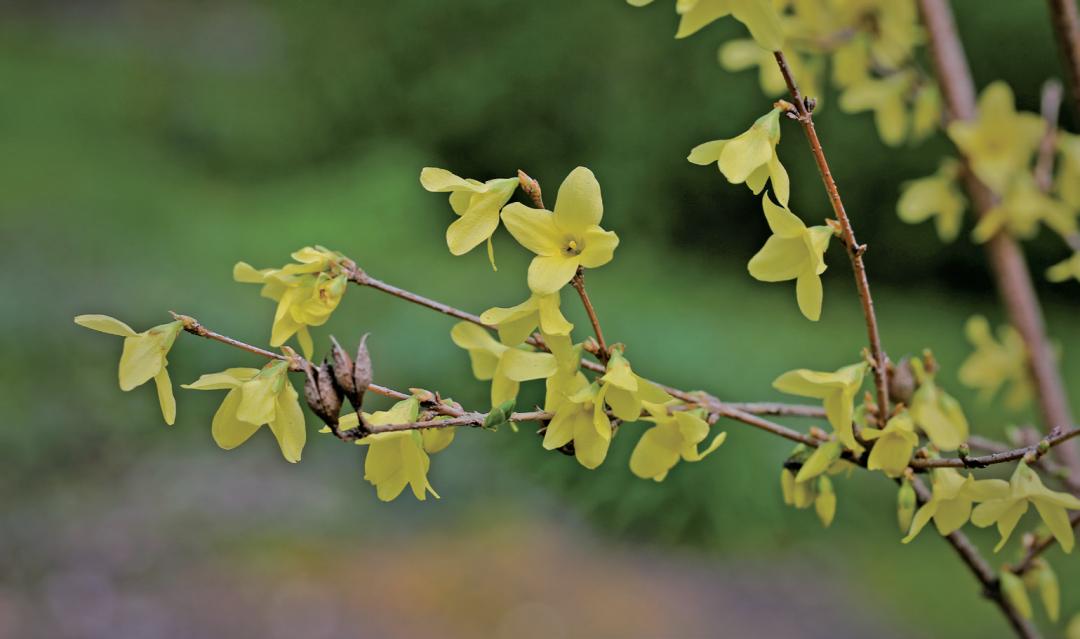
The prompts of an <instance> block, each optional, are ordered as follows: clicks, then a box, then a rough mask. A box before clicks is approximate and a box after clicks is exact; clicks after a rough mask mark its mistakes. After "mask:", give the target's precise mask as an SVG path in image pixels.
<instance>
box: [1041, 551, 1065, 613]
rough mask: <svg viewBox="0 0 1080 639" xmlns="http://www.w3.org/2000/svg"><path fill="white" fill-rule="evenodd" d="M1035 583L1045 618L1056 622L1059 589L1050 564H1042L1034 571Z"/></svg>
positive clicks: (1059, 607)
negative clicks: (1044, 610)
mask: <svg viewBox="0 0 1080 639" xmlns="http://www.w3.org/2000/svg"><path fill="white" fill-rule="evenodd" d="M1035 583H1036V585H1037V586H1038V588H1039V598H1040V599H1042V604H1043V608H1045V609H1046V616H1047V617H1049V618H1050V621H1057V620H1058V616H1059V615H1060V614H1061V588H1060V587H1059V586H1058V580H1057V575H1055V574H1054V570H1053V569H1052V568H1050V564H1048V563H1046V562H1043V563H1042V565H1041V566H1039V568H1038V570H1036V571H1035Z"/></svg>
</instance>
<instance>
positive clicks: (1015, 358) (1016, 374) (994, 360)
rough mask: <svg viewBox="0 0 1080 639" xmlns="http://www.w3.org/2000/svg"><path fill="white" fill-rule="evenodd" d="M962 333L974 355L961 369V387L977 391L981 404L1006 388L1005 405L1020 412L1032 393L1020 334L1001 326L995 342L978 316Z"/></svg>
mask: <svg viewBox="0 0 1080 639" xmlns="http://www.w3.org/2000/svg"><path fill="white" fill-rule="evenodd" d="M964 332H965V333H966V334H967V338H968V341H969V342H971V345H972V346H974V347H975V351H974V352H972V353H971V355H968V358H967V359H966V360H964V363H963V364H961V365H960V370H959V374H958V376H959V377H960V383H961V384H963V385H964V386H967V387H968V388H974V389H977V390H978V391H979V396H980V398H981V399H982V400H983V401H989V400H990V399H991V398H992V397H993V396H994V395H995V394H997V392H998V389H1000V388H1001V387H1002V386H1006V385H1007V386H1008V387H1009V388H1008V390H1007V391H1006V393H1005V405H1006V406H1008V407H1009V408H1012V409H1014V410H1018V409H1020V408H1023V407H1024V405H1025V404H1027V403H1028V401H1030V400H1031V394H1032V390H1031V375H1030V372H1029V371H1028V363H1027V347H1025V346H1024V340H1023V338H1021V337H1020V333H1018V332H1017V331H1016V329H1015V328H1013V327H1012V326H1008V325H1006V326H1002V327H1000V328H999V329H998V338H999V339H1000V341H998V340H996V339H994V335H993V333H991V332H990V323H989V322H987V321H986V318H985V317H982V316H981V315H975V316H973V317H971V318H970V319H968V321H967V324H966V325H965V326H964Z"/></svg>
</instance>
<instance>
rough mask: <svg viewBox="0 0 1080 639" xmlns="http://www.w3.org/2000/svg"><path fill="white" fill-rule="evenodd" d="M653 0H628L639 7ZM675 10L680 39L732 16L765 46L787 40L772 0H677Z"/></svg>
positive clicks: (774, 47) (772, 48)
mask: <svg viewBox="0 0 1080 639" xmlns="http://www.w3.org/2000/svg"><path fill="white" fill-rule="evenodd" d="M652 1H653V0H627V2H629V3H630V4H631V5H633V6H635V7H644V6H645V5H647V4H651V3H652ZM675 11H676V12H677V13H678V14H679V16H681V19H680V20H679V30H678V31H677V32H676V33H675V37H676V38H685V37H687V36H689V35H693V34H694V33H697V32H698V31H699V30H701V29H702V28H704V27H706V26H708V25H709V24H711V23H713V22H715V21H717V20H719V19H720V18H723V17H724V16H727V15H731V16H734V18H735V19H736V20H738V21H739V22H741V23H743V24H744V25H746V28H747V29H749V30H750V35H751V36H753V38H754V40H755V41H756V42H757V43H758V44H759V45H760V46H761V47H762V48H764V49H768V50H769V51H776V50H777V49H780V48H781V46H783V43H784V33H783V30H782V29H781V27H780V16H779V14H778V13H777V12H776V9H775V8H774V6H773V2H772V0H676V2H675Z"/></svg>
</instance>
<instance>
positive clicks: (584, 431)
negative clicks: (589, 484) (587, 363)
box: [543, 372, 612, 470]
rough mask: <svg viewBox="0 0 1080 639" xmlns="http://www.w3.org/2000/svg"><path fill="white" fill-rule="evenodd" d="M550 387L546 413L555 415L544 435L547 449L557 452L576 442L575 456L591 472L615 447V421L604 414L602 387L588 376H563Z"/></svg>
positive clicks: (544, 444)
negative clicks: (613, 424)
mask: <svg viewBox="0 0 1080 639" xmlns="http://www.w3.org/2000/svg"><path fill="white" fill-rule="evenodd" d="M550 381H553V382H555V383H554V384H551V385H549V392H548V400H547V402H546V403H545V404H544V410H545V411H548V412H551V413H554V414H555V415H554V417H552V418H551V422H549V423H548V425H547V431H546V432H545V433H544V443H543V446H544V448H545V449H547V450H554V449H556V448H560V447H562V446H565V445H566V444H568V443H570V442H571V441H573V442H574V456H575V457H576V458H577V460H578V462H579V463H580V464H581V465H582V466H584V467H585V468H588V469H590V470H592V469H594V468H596V467H597V466H599V465H600V464H602V463H604V459H605V458H606V457H607V453H608V448H609V447H610V446H611V437H612V430H611V421H610V420H609V419H608V416H607V413H606V412H604V398H603V395H602V394H601V392H600V387H599V385H598V384H590V383H589V380H587V379H586V378H585V376H584V375H582V374H581V373H579V372H577V373H574V374H573V375H565V376H564V375H560V376H559V379H556V380H550Z"/></svg>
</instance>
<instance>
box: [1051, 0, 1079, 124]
mask: <svg viewBox="0 0 1080 639" xmlns="http://www.w3.org/2000/svg"><path fill="white" fill-rule="evenodd" d="M1046 4H1047V5H1049V7H1050V20H1051V22H1053V24H1054V36H1055V37H1056V38H1057V43H1058V49H1059V50H1060V51H1061V57H1062V59H1063V60H1064V63H1065V71H1066V75H1067V76H1068V78H1069V91H1070V92H1071V93H1072V98H1073V108H1074V109H1075V110H1076V115H1077V117H1080V12H1078V11H1077V8H1076V0H1047V2H1046Z"/></svg>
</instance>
